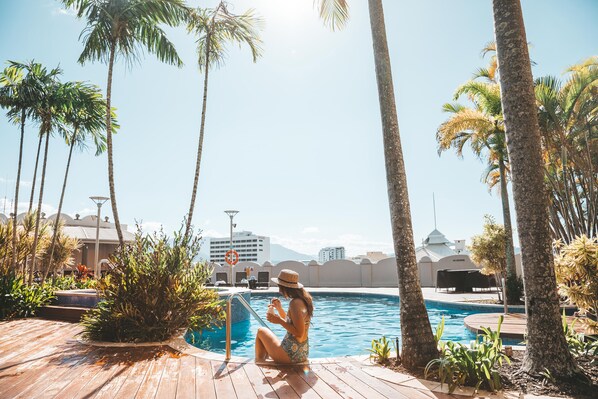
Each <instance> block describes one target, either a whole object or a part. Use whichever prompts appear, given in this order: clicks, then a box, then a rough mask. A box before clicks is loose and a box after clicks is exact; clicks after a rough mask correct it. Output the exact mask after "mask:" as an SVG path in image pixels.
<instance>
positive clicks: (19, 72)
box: [0, 61, 57, 271]
mask: <svg viewBox="0 0 598 399" xmlns="http://www.w3.org/2000/svg"><path fill="white" fill-rule="evenodd" d="M55 72H57V70H54V71H51V72H50V76H51V75H52V74H53V73H55ZM47 75H48V74H47V71H46V70H45V69H44V68H43V67H42V65H41V64H37V63H35V62H33V61H31V62H29V63H28V64H22V63H18V62H14V61H11V62H9V66H8V67H7V68H6V69H4V71H3V72H2V73H0V106H1V107H3V108H8V109H9V110H8V114H7V116H8V118H9V120H11V121H12V122H14V123H18V124H20V125H21V137H20V139H19V161H18V167H17V178H16V187H15V196H14V204H13V229H12V246H13V248H16V247H17V230H18V228H17V208H18V203H19V189H20V183H21V166H22V163H23V162H22V161H23V139H24V136H25V122H26V120H27V116H28V114H29V113H30V112H31V108H32V107H33V105H34V104H35V103H36V102H37V101H38V99H39V97H40V95H41V86H42V85H41V81H42V80H43V79H45V78H46V77H47ZM12 268H13V270H14V271H16V269H17V251H16V250H14V249H13V251H12Z"/></svg>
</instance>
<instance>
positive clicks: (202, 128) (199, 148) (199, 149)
mask: <svg viewBox="0 0 598 399" xmlns="http://www.w3.org/2000/svg"><path fill="white" fill-rule="evenodd" d="M207 35H208V37H207V38H206V43H207V44H206V54H205V57H206V62H205V72H204V79H203V104H202V106H201V125H200V128H199V144H198V145H197V159H196V161H195V177H194V178H193V191H192V192H191V204H190V205H189V213H188V215H187V226H186V227H185V236H184V237H185V240H184V241H183V242H185V241H186V239H187V238H188V237H189V234H190V233H191V221H192V220H193V210H194V209H195V197H196V195H197V183H198V181H199V170H200V166H201V154H202V152H203V137H204V131H205V123H206V104H207V101H208V72H209V70H210V68H209V67H208V66H209V60H210V33H208V34H207Z"/></svg>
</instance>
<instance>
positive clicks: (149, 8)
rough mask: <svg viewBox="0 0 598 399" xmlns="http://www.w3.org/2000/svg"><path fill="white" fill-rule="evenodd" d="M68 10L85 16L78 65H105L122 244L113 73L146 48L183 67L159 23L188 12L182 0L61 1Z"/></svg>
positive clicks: (107, 116) (171, 23) (169, 22)
mask: <svg viewBox="0 0 598 399" xmlns="http://www.w3.org/2000/svg"><path fill="white" fill-rule="evenodd" d="M62 2H63V3H64V4H65V5H66V6H67V7H74V8H75V9H76V10H77V17H78V18H82V17H85V19H86V20H87V26H86V27H85V29H84V30H83V32H82V35H83V36H84V42H85V44H84V48H83V52H82V53H81V55H80V56H79V63H81V64H84V63H85V62H86V61H101V62H107V63H108V81H107V83H106V112H105V119H106V142H107V146H108V181H109V185H110V203H111V205H112V215H113V217H114V224H115V226H116V233H117V234H118V241H119V243H120V245H121V246H122V245H123V244H124V240H123V234H122V230H121V227H120V218H119V216H118V209H117V206H116V191H115V188H114V165H113V154H112V121H111V118H112V116H111V114H112V111H111V110H112V107H111V103H112V71H113V68H114V61H115V59H116V58H117V56H120V57H123V58H124V59H125V60H126V61H129V62H131V61H134V60H136V59H138V57H139V56H140V52H141V51H142V50H143V49H145V50H147V51H148V52H150V53H153V54H155V55H156V56H157V57H158V59H159V60H160V61H163V62H166V63H168V64H173V65H176V66H178V67H180V66H182V65H183V62H182V61H181V59H180V58H179V56H178V54H177V52H176V50H175V48H174V45H173V44H172V43H171V42H170V41H169V40H168V39H167V37H166V34H165V32H164V31H163V30H162V29H161V28H160V27H159V25H160V24H166V25H169V26H176V25H178V24H179V23H181V22H182V21H184V20H185V19H186V18H187V15H188V12H189V10H188V9H187V7H186V6H185V5H184V2H183V0H62Z"/></svg>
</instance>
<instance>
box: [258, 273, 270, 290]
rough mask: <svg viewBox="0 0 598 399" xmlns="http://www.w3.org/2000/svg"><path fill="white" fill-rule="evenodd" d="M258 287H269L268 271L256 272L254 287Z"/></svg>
mask: <svg viewBox="0 0 598 399" xmlns="http://www.w3.org/2000/svg"><path fill="white" fill-rule="evenodd" d="M260 287H264V288H268V287H270V272H257V284H256V288H260Z"/></svg>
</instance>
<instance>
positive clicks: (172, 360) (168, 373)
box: [156, 353, 181, 399]
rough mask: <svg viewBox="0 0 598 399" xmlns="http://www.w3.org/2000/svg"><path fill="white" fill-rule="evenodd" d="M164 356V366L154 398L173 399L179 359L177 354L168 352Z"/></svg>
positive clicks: (177, 380)
mask: <svg viewBox="0 0 598 399" xmlns="http://www.w3.org/2000/svg"><path fill="white" fill-rule="evenodd" d="M165 356H166V366H165V367H164V373H163V374H162V378H161V379H160V384H159V385H158V389H157V391H156V398H164V399H169V398H172V399H174V398H176V389H177V385H178V382H179V372H180V369H181V361H180V358H179V356H178V354H173V353H168V354H166V355H165Z"/></svg>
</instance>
